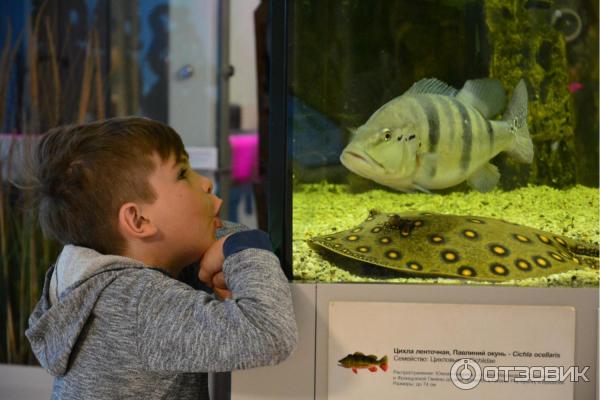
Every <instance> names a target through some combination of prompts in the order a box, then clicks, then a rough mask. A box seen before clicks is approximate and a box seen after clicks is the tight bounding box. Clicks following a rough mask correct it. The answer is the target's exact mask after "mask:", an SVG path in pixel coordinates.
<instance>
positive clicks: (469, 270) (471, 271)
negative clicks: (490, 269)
mask: <svg viewBox="0 0 600 400" xmlns="http://www.w3.org/2000/svg"><path fill="white" fill-rule="evenodd" d="M456 272H458V274H459V275H460V276H465V277H468V278H471V277H474V276H477V271H475V268H473V267H469V266H468V265H463V266H462V267H460V268H459V269H458V270H457V271H456Z"/></svg>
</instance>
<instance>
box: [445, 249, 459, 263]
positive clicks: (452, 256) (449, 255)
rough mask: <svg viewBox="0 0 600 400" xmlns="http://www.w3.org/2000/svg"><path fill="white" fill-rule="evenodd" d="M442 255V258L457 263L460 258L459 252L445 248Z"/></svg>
mask: <svg viewBox="0 0 600 400" xmlns="http://www.w3.org/2000/svg"><path fill="white" fill-rule="evenodd" d="M440 255H441V256H442V260H444V261H445V262H447V263H455V262H457V261H458V260H460V257H459V256H458V253H457V252H456V251H454V250H444V251H442V252H441V253H440Z"/></svg>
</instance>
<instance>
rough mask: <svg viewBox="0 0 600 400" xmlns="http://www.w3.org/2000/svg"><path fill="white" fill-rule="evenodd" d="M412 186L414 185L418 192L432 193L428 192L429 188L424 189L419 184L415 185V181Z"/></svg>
mask: <svg viewBox="0 0 600 400" xmlns="http://www.w3.org/2000/svg"><path fill="white" fill-rule="evenodd" d="M413 187H414V188H415V189H417V190H418V191H420V192H423V193H427V194H433V193H432V192H430V191H429V190H427V189H425V188H424V187H423V186H419V185H417V184H416V183H414V184H413Z"/></svg>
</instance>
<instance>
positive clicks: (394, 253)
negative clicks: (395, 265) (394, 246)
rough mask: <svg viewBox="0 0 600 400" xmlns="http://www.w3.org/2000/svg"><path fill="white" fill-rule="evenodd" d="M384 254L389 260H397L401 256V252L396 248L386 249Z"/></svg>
mask: <svg viewBox="0 0 600 400" xmlns="http://www.w3.org/2000/svg"><path fill="white" fill-rule="evenodd" d="M384 254H385V256H386V257H387V258H389V259H390V260H399V259H401V258H402V254H401V253H400V252H399V251H396V250H388V251H386V252H385V253H384Z"/></svg>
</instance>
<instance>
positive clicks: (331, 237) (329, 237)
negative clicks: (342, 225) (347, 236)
mask: <svg viewBox="0 0 600 400" xmlns="http://www.w3.org/2000/svg"><path fill="white" fill-rule="evenodd" d="M323 240H327V241H328V242H331V241H332V240H335V236H327V237H325V238H323Z"/></svg>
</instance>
